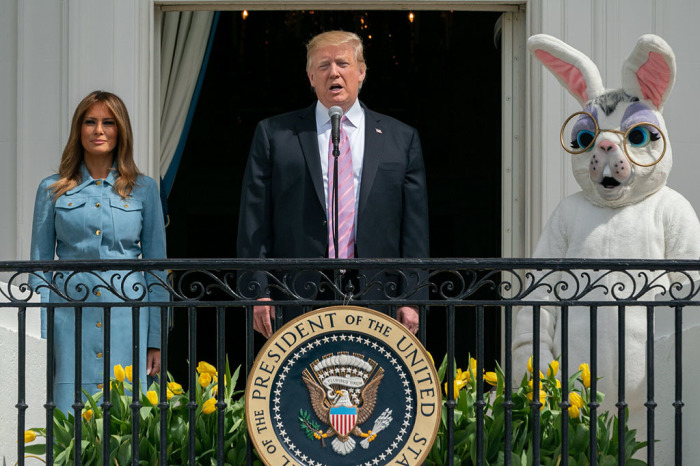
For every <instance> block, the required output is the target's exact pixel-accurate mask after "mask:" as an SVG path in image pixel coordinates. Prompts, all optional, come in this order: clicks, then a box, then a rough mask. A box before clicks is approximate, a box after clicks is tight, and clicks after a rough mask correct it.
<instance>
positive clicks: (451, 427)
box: [445, 304, 457, 466]
mask: <svg viewBox="0 0 700 466" xmlns="http://www.w3.org/2000/svg"><path fill="white" fill-rule="evenodd" d="M454 361H455V307H454V305H453V304H450V305H449V306H447V402H446V403H445V404H446V405H447V465H448V466H454V464H455V459H454V451H455V407H456V406H457V402H456V401H455V395H456V393H455V392H454V387H455V383H454V381H455V373H454V367H455V364H454Z"/></svg>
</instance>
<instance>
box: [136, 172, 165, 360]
mask: <svg viewBox="0 0 700 466" xmlns="http://www.w3.org/2000/svg"><path fill="white" fill-rule="evenodd" d="M143 179H144V180H145V181H144V183H145V186H144V188H145V199H144V209H143V228H142V229H141V257H142V258H143V259H165V257H166V254H167V253H166V243H165V225H164V223H163V210H162V206H161V202H160V194H159V192H158V187H157V185H156V182H155V181H154V180H153V179H151V178H148V177H143ZM153 274H155V275H153ZM163 283H167V271H154V272H152V273H147V274H146V286H148V290H149V292H148V301H149V302H158V301H169V300H170V297H169V296H168V292H167V290H166V289H165V288H164V287H163ZM160 311H161V309H160V308H159V307H149V308H148V347H149V348H160V331H161V328H160Z"/></svg>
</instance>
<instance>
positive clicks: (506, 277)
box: [0, 259, 700, 304]
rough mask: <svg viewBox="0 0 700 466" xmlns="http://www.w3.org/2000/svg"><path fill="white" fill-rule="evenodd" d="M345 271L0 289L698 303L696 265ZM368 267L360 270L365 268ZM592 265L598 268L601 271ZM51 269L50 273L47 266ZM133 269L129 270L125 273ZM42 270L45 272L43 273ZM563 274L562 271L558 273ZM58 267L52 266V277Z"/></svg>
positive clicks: (44, 280)
mask: <svg viewBox="0 0 700 466" xmlns="http://www.w3.org/2000/svg"><path fill="white" fill-rule="evenodd" d="M356 262H357V264H358V265H356V266H355V263H353V262H348V263H346V264H344V265H343V267H347V265H348V264H351V265H353V267H347V268H343V269H342V270H340V269H339V268H338V266H336V265H335V263H333V261H330V260H326V261H319V262H318V265H317V264H316V263H315V262H313V263H312V264H306V263H304V262H303V261H299V262H298V263H296V262H291V261H287V262H284V261H280V262H276V261H269V260H268V261H266V262H264V263H261V264H260V267H256V266H255V264H254V263H253V264H252V266H251V263H250V261H249V262H247V263H245V264H244V265H245V266H241V265H240V264H239V263H237V262H236V260H235V259H234V260H230V261H223V260H218V261H212V263H211V264H209V263H207V262H206V261H192V262H191V263H190V262H188V261H179V262H177V266H175V267H172V270H173V271H172V272H171V273H170V274H169V275H167V276H166V273H165V272H163V271H162V270H164V269H165V267H168V266H169V265H170V262H168V261H162V264H161V262H160V261H159V262H157V264H158V268H149V267H145V266H143V265H140V263H138V262H134V263H133V264H128V265H127V264H126V263H125V264H124V265H122V264H121V263H120V264H119V265H117V266H116V267H115V269H114V270H108V271H105V270H101V269H100V270H95V266H96V265H101V266H102V267H105V265H103V264H102V263H101V262H91V263H84V264H81V266H80V267H75V268H74V269H71V268H70V266H71V265H73V264H70V263H60V262H58V261H56V262H55V263H52V265H51V266H48V267H47V268H46V269H43V268H37V269H31V268H28V267H27V264H32V263H31V262H25V263H17V264H21V265H22V266H23V267H24V268H23V270H21V271H20V270H17V269H14V270H12V269H7V268H5V269H3V270H5V271H6V272H11V275H10V279H9V282H8V285H9V286H7V287H6V288H5V287H0V295H1V296H2V298H3V299H4V300H5V301H6V302H17V303H26V302H30V301H32V300H33V299H35V298H36V294H37V293H39V292H41V293H47V295H48V293H50V294H51V295H52V296H53V298H52V299H55V300H56V301H57V302H67V303H81V302H90V301H91V298H92V297H93V295H98V294H102V296H103V299H105V298H104V296H105V295H106V296H108V297H109V298H110V299H113V300H114V301H116V302H125V303H126V302H134V303H138V302H144V301H149V300H151V301H152V299H151V298H153V296H155V295H157V296H159V297H160V298H162V299H158V300H157V301H158V302H193V301H205V300H211V299H215V298H219V300H225V301H231V302H232V303H235V302H240V301H246V302H250V301H251V300H255V299H259V298H263V297H267V296H271V295H273V298H274V299H279V300H285V301H299V302H300V303H301V304H309V303H310V302H311V301H314V300H319V299H321V300H325V301H328V300H342V301H343V302H346V303H348V302H352V301H365V302H367V301H374V302H376V301H388V302H392V301H420V302H425V303H428V302H431V303H436V304H438V303H439V302H442V301H451V302H457V301H505V302H516V301H527V302H533V301H540V300H542V301H549V302H556V301H566V302H569V303H571V302H576V301H580V302H586V303H593V302H597V303H609V302H623V303H625V304H633V303H634V302H636V301H647V302H648V301H649V300H658V299H659V298H660V299H663V300H667V301H669V302H672V301H686V302H687V301H692V300H696V299H698V293H700V288H699V286H698V280H697V279H698V277H699V276H700V273H699V272H698V266H697V265H695V264H693V268H692V269H691V270H685V269H683V268H681V267H678V264H677V263H664V262H662V261H648V268H646V265H647V262H637V263H634V264H633V266H630V267H625V266H624V265H625V264H615V263H614V261H598V262H594V263H593V265H590V264H589V262H587V261H584V260H578V261H571V263H570V264H568V263H567V264H565V265H562V263H561V262H559V263H557V262H554V261H547V260H542V261H536V260H531V261H529V262H527V263H526V266H523V263H524V261H522V260H521V261H518V260H513V261H508V260H500V262H496V261H494V263H489V260H484V264H481V263H480V262H479V261H475V260H469V261H466V260H465V261H464V264H462V263H461V262H460V261H459V260H451V261H450V262H447V263H445V264H444V265H443V264H441V263H440V262H437V261H435V262H431V263H430V264H427V265H426V264H424V263H421V262H419V261H416V262H415V263H409V265H405V264H403V263H398V262H400V261H392V260H377V261H374V262H371V263H363V262H361V261H356ZM367 262H369V261H367ZM599 262H604V263H603V264H602V265H601V263H599ZM53 264H55V265H53ZM134 264H138V265H134ZM44 265H46V264H44ZM567 265H568V266H567ZM58 267H61V268H60V269H59V268H58Z"/></svg>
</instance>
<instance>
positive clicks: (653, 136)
mask: <svg viewBox="0 0 700 466" xmlns="http://www.w3.org/2000/svg"><path fill="white" fill-rule="evenodd" d="M600 133H615V134H619V135H622V142H623V148H624V150H625V154H626V155H627V159H628V160H629V161H630V162H632V163H633V164H635V165H637V166H639V167H651V166H654V165H656V164H657V163H659V162H660V161H661V159H663V158H664V155H666V135H665V134H664V132H663V131H661V128H659V127H658V126H657V125H655V124H654V123H649V122H640V123H636V124H634V125H632V126H630V127H629V128H628V129H627V131H620V130H617V129H601V128H599V127H598V122H597V121H596V119H595V118H594V117H593V115H591V114H590V113H588V112H576V113H574V114H573V115H571V116H570V117H569V118H567V119H566V121H565V122H564V124H563V125H562V126H561V133H560V135H559V139H560V141H561V145H562V147H563V148H564V150H565V151H567V152H568V153H570V154H573V155H576V154H582V153H583V152H586V151H588V150H591V149H592V148H593V145H594V143H595V141H596V139H598V136H599V135H600ZM565 135H568V136H569V137H570V139H569V142H568V143H567V142H566V141H565V137H566V136H565Z"/></svg>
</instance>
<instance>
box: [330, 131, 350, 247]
mask: <svg viewBox="0 0 700 466" xmlns="http://www.w3.org/2000/svg"><path fill="white" fill-rule="evenodd" d="M345 119H346V118H345V117H343V119H342V120H341V122H340V142H339V144H338V149H339V151H340V155H339V156H338V258H341V259H345V258H353V257H355V181H354V176H353V172H352V153H351V152H350V141H349V140H348V135H347V133H346V132H345V130H344V128H343V122H344V121H345ZM333 171H334V164H333V141H332V140H331V141H330V144H329V148H328V199H329V201H328V219H329V221H328V227H329V230H328V257H331V258H334V257H335V245H334V244H333V234H334V232H335V228H334V221H335V215H334V211H333V208H334V203H333Z"/></svg>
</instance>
